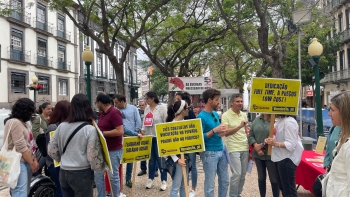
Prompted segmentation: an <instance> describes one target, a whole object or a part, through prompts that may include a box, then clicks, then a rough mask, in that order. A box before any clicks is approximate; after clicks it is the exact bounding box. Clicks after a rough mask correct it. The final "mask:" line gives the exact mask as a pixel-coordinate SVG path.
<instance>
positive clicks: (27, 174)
mask: <svg viewBox="0 0 350 197" xmlns="http://www.w3.org/2000/svg"><path fill="white" fill-rule="evenodd" d="M31 179H32V169H31V168H30V165H29V164H28V163H27V162H21V163H20V173H19V177H18V181H17V186H16V187H15V188H14V189H12V188H10V191H11V194H12V197H27V196H28V194H29V191H30V181H31Z"/></svg>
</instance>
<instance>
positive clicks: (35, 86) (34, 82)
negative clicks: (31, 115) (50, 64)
mask: <svg viewBox="0 0 350 197" xmlns="http://www.w3.org/2000/svg"><path fill="white" fill-rule="evenodd" d="M32 82H33V87H34V88H33V91H34V104H35V108H36V89H37V83H38V77H37V76H36V75H34V76H33V77H32Z"/></svg>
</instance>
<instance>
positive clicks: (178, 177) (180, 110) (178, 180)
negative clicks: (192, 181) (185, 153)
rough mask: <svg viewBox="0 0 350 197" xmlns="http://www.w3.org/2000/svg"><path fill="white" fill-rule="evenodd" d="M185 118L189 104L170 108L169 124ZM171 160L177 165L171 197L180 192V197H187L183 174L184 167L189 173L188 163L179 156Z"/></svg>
mask: <svg viewBox="0 0 350 197" xmlns="http://www.w3.org/2000/svg"><path fill="white" fill-rule="evenodd" d="M185 116H188V104H187V103H186V102H185V101H184V100H180V101H176V102H175V103H174V105H169V107H168V117H167V119H166V121H167V122H173V121H182V120H184V118H185ZM171 159H172V160H173V161H174V162H175V163H176V170H175V174H174V176H173V177H172V179H173V183H172V185H171V190H170V197H177V196H178V193H179V190H180V197H186V191H185V184H184V179H183V174H182V167H184V166H185V167H186V174H188V171H189V165H186V163H187V162H186V161H183V160H181V159H180V157H179V155H172V156H171Z"/></svg>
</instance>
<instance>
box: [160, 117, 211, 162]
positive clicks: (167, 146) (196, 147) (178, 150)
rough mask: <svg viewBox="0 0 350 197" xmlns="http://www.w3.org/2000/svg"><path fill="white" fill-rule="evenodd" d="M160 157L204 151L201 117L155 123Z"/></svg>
mask: <svg viewBox="0 0 350 197" xmlns="http://www.w3.org/2000/svg"><path fill="white" fill-rule="evenodd" d="M156 133H157V143H158V154H159V156H160V157H163V156H168V155H176V154H184V153H192V152H202V151H205V146H204V138H203V132H202V123H201V119H192V120H184V121H178V122H169V123H161V124H156Z"/></svg>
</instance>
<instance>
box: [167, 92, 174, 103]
mask: <svg viewBox="0 0 350 197" xmlns="http://www.w3.org/2000/svg"><path fill="white" fill-rule="evenodd" d="M174 101H175V92H173V91H171V92H169V99H168V104H169V105H170V104H173V103H174Z"/></svg>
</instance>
